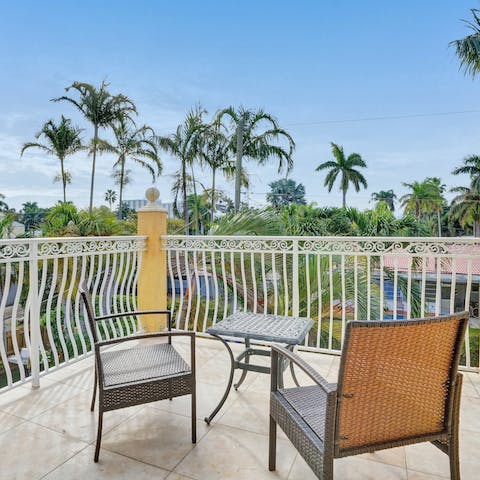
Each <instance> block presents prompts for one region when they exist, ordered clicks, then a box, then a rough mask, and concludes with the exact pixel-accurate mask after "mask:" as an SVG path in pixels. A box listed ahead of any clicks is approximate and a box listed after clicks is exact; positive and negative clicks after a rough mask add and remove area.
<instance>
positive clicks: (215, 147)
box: [199, 122, 249, 222]
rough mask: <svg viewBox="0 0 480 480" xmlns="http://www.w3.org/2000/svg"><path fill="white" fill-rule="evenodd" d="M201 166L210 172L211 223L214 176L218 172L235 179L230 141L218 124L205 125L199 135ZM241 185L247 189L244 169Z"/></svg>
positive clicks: (214, 192)
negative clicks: (206, 166)
mask: <svg viewBox="0 0 480 480" xmlns="http://www.w3.org/2000/svg"><path fill="white" fill-rule="evenodd" d="M199 143H200V152H199V160H200V163H201V164H206V165H208V166H209V167H210V169H211V171H212V186H211V188H210V192H209V193H210V195H209V196H210V199H211V206H210V208H211V210H210V220H211V221H212V222H213V219H214V214H215V203H216V201H217V196H218V195H217V194H218V193H221V192H218V191H217V187H216V174H217V172H218V171H220V172H221V173H222V174H223V175H224V176H225V177H226V178H227V179H228V180H231V179H233V178H235V162H233V161H232V160H230V159H229V153H230V141H229V139H228V138H227V136H226V135H225V134H224V133H223V132H222V131H221V128H220V124H219V123H218V122H213V123H212V124H211V125H207V126H206V127H205V128H204V129H203V130H201V131H200V133H199ZM241 184H242V186H243V187H248V185H249V179H248V175H247V172H246V171H245V169H243V170H242V175H241Z"/></svg>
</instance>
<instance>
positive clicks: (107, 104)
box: [52, 81, 137, 213]
mask: <svg viewBox="0 0 480 480" xmlns="http://www.w3.org/2000/svg"><path fill="white" fill-rule="evenodd" d="M107 87H108V84H107V83H105V81H103V82H102V84H101V85H100V88H96V87H94V86H93V85H91V84H89V83H82V82H73V83H72V84H71V85H70V86H68V87H67V88H66V89H65V90H66V91H67V92H68V91H69V90H70V89H73V90H75V91H76V92H77V93H78V95H79V99H78V100H75V99H74V98H71V97H68V96H66V95H64V96H62V97H59V98H54V99H52V100H53V101H54V102H59V101H66V102H69V103H71V104H72V105H74V106H75V107H76V108H77V109H78V110H80V112H81V113H82V115H83V116H84V117H85V118H86V119H87V120H88V121H89V122H90V123H91V124H92V125H93V139H92V148H91V150H92V175H91V180H90V203H89V207H88V211H89V213H92V208H93V190H94V184H95V163H96V159H97V145H98V132H99V129H101V128H107V127H111V126H112V125H113V123H114V122H115V121H118V120H119V118H120V117H125V116H127V117H129V116H130V114H132V113H135V114H136V113H137V109H136V107H135V105H134V103H133V102H132V101H131V100H130V99H129V98H128V97H127V96H125V95H122V94H118V95H111V94H110V92H109V91H108V90H107Z"/></svg>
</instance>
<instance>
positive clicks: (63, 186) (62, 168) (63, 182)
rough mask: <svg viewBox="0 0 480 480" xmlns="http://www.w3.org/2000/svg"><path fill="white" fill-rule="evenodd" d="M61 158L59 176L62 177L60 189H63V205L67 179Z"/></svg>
mask: <svg viewBox="0 0 480 480" xmlns="http://www.w3.org/2000/svg"><path fill="white" fill-rule="evenodd" d="M63 160H64V158H63V157H60V170H61V172H60V174H61V175H62V188H63V203H66V201H67V179H66V178H65V166H64V165H63Z"/></svg>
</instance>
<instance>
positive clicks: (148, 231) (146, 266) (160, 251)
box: [137, 187, 167, 332]
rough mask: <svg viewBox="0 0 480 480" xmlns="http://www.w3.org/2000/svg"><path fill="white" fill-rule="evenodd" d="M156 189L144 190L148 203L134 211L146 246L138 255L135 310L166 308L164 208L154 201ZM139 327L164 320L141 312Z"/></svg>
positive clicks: (151, 328) (158, 325)
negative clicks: (136, 305) (163, 239)
mask: <svg viewBox="0 0 480 480" xmlns="http://www.w3.org/2000/svg"><path fill="white" fill-rule="evenodd" d="M159 196H160V193H159V191H158V190H157V189H156V188H154V187H152V188H149V189H147V191H146V192H145V197H146V198H147V200H148V203H147V205H146V206H145V207H143V208H141V209H140V210H139V211H138V224H137V232H138V235H145V236H146V237H147V249H146V251H145V252H143V254H142V263H141V266H140V272H139V276H138V308H139V310H165V309H166V308H167V252H166V250H165V249H164V248H163V245H162V242H161V238H164V237H165V235H166V234H167V211H166V210H165V209H163V208H160V207H159V206H158V205H157V204H156V203H155V202H156V201H157V200H158V198H159ZM140 319H141V322H142V326H143V328H144V330H145V331H147V332H157V331H161V330H164V329H165V327H166V322H167V319H166V317H165V316H163V315H142V316H141V317H140Z"/></svg>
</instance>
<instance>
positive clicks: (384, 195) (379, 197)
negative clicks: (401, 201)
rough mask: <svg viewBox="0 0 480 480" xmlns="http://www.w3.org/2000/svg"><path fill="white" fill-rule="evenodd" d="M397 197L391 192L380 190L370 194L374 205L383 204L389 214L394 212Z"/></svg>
mask: <svg viewBox="0 0 480 480" xmlns="http://www.w3.org/2000/svg"><path fill="white" fill-rule="evenodd" d="M396 199H397V196H396V195H395V193H394V192H393V190H380V191H379V192H374V193H372V200H373V201H374V202H376V203H379V202H385V203H386V204H387V205H388V208H389V209H390V211H391V212H394V211H395V200H396Z"/></svg>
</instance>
